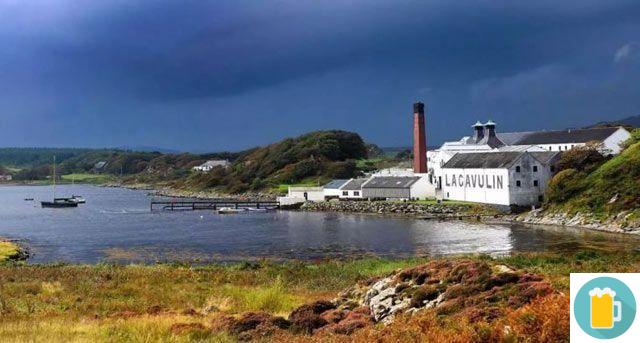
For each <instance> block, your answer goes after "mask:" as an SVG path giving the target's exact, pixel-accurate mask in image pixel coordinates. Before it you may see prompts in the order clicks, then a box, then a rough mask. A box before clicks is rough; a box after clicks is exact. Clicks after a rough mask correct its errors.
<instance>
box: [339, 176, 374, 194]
mask: <svg viewBox="0 0 640 343" xmlns="http://www.w3.org/2000/svg"><path fill="white" fill-rule="evenodd" d="M368 180H369V179H366V178H361V179H351V180H349V182H347V183H346V184H345V185H344V186H342V190H344V191H359V190H360V189H361V188H362V184H363V183H365V182H367V181H368Z"/></svg>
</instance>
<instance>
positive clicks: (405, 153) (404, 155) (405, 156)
mask: <svg viewBox="0 0 640 343" xmlns="http://www.w3.org/2000/svg"><path fill="white" fill-rule="evenodd" d="M396 159H398V160H410V159H413V151H411V149H405V150H402V151H400V152H399V153H397V154H396Z"/></svg>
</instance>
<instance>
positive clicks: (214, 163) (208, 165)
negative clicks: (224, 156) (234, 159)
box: [193, 160, 231, 172]
mask: <svg viewBox="0 0 640 343" xmlns="http://www.w3.org/2000/svg"><path fill="white" fill-rule="evenodd" d="M229 165H231V163H229V161H227V160H210V161H207V162H205V163H203V164H201V165H199V166H195V167H193V170H197V171H203V172H208V171H211V169H213V168H215V167H223V168H227V167H229Z"/></svg>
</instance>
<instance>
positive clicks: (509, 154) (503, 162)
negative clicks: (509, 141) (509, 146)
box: [442, 151, 559, 169]
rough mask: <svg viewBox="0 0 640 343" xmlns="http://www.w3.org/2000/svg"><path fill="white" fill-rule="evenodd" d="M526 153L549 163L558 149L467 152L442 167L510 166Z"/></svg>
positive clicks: (455, 156) (496, 167)
mask: <svg viewBox="0 0 640 343" xmlns="http://www.w3.org/2000/svg"><path fill="white" fill-rule="evenodd" d="M524 154H530V155H531V156H533V157H534V158H535V159H537V160H538V161H540V163H543V164H547V163H549V162H550V161H551V160H552V159H553V158H554V157H556V156H557V155H558V154H559V152H558V151H540V152H522V151H504V152H481V153H466V154H461V153H458V154H455V155H453V157H452V158H451V159H450V160H449V161H448V162H447V163H445V164H444V166H442V168H453V169H462V168H474V169H483V168H495V169H500V168H510V167H511V166H512V165H513V164H514V163H515V162H516V161H518V160H519V159H520V157H522V156H523V155H524Z"/></svg>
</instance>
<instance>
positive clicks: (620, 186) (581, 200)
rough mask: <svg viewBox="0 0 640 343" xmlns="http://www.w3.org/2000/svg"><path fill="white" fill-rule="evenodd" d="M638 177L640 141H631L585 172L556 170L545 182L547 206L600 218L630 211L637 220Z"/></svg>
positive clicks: (639, 172)
mask: <svg viewBox="0 0 640 343" xmlns="http://www.w3.org/2000/svg"><path fill="white" fill-rule="evenodd" d="M639 178H640V143H635V144H632V145H631V146H629V147H628V148H627V149H625V150H624V151H622V153H620V154H619V155H617V156H615V157H613V158H611V159H610V160H608V161H607V162H605V163H603V164H602V165H600V166H599V167H598V168H597V169H595V170H594V171H593V172H591V173H589V174H586V173H585V172H579V171H576V170H573V169H567V170H564V171H562V172H560V173H558V174H557V175H556V177H554V178H553V179H552V181H551V182H550V184H549V188H548V190H547V193H548V195H549V197H548V198H549V199H550V203H548V204H547V206H548V208H549V209H552V210H559V211H564V212H567V213H570V214H574V213H576V212H583V213H585V212H586V213H590V214H592V215H593V216H595V217H596V218H601V219H604V218H606V217H608V216H610V215H613V214H617V213H620V212H621V211H632V212H635V213H633V216H634V217H635V218H636V219H637V218H638V216H639V215H640V211H639V208H640V183H639V182H638V179H639ZM630 219H633V218H630Z"/></svg>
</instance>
